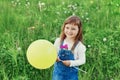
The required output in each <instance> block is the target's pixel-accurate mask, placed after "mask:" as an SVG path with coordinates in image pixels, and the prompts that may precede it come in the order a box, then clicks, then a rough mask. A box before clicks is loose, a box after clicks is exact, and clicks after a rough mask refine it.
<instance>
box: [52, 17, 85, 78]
mask: <svg viewBox="0 0 120 80" xmlns="http://www.w3.org/2000/svg"><path fill="white" fill-rule="evenodd" d="M54 45H55V47H56V48H57V51H58V58H57V60H56V63H55V64H54V70H53V76H52V80H78V66H79V65H82V64H84V63H85V61H86V58H85V51H86V47H85V46H84V44H83V43H82V24H81V21H80V19H79V17H77V16H70V17H68V18H67V19H66V20H65V22H64V24H63V26H62V32H61V35H60V38H57V39H56V41H55V43H54Z"/></svg>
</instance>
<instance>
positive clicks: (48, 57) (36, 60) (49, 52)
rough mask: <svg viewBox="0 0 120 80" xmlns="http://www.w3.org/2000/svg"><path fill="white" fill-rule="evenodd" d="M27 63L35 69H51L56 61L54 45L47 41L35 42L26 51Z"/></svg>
mask: <svg viewBox="0 0 120 80" xmlns="http://www.w3.org/2000/svg"><path fill="white" fill-rule="evenodd" d="M27 59H28V62H29V63H30V64H31V65H32V66H33V67H35V68H37V69H46V68H49V67H51V66H52V65H53V64H54V63H55V61H56V59H57V51H56V49H55V47H54V45H53V44H52V43H51V42H49V41H47V40H43V39H42V40H36V41H34V42H32V43H31V44H30V46H29V47H28V49H27Z"/></svg>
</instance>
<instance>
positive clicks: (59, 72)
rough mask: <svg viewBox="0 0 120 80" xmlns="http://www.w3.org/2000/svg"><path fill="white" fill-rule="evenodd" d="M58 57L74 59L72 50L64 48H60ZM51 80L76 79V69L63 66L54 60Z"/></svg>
mask: <svg viewBox="0 0 120 80" xmlns="http://www.w3.org/2000/svg"><path fill="white" fill-rule="evenodd" d="M62 44H63V42H62V43H61V45H62ZM58 57H59V58H60V59H61V60H74V54H73V53H72V51H71V50H66V49H60V50H59V53H58ZM52 80H78V69H76V68H74V67H68V66H65V65H64V64H63V63H62V62H61V61H59V62H56V63H55V64H54V70H53V75H52Z"/></svg>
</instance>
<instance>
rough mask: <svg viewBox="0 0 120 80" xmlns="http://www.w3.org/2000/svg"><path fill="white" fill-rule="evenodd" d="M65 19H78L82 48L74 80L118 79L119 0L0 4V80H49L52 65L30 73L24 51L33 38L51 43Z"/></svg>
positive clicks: (18, 0) (5, 0)
mask: <svg viewBox="0 0 120 80" xmlns="http://www.w3.org/2000/svg"><path fill="white" fill-rule="evenodd" d="M71 15H77V16H79V17H80V18H81V20H82V24H83V37H84V44H85V45H86V47H87V51H86V59H87V61H86V64H84V65H82V66H80V69H83V70H85V71H87V73H86V74H85V73H83V72H81V71H79V80H119V79H120V1H119V0H73V1H72V0H1V1H0V80H51V77H52V70H53V66H51V67H50V68H48V69H45V70H39V69H35V68H34V67H32V66H31V65H30V64H29V63H28V61H27V59H26V50H27V48H28V46H29V45H30V44H31V42H33V41H35V40H38V39H46V40H49V41H50V42H52V43H54V41H55V39H56V38H57V37H59V34H60V32H61V26H62V24H63V22H64V20H65V19H66V18H67V17H68V16H71Z"/></svg>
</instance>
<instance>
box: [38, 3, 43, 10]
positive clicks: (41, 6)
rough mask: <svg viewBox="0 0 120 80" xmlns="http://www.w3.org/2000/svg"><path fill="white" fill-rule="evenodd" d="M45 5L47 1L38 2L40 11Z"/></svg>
mask: <svg viewBox="0 0 120 80" xmlns="http://www.w3.org/2000/svg"><path fill="white" fill-rule="evenodd" d="M44 6H45V3H43V2H42V3H41V2H40V1H39V2H38V7H39V9H40V11H41V10H42V8H43V7H44Z"/></svg>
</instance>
